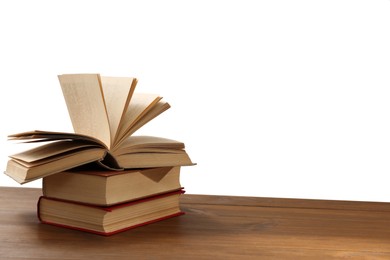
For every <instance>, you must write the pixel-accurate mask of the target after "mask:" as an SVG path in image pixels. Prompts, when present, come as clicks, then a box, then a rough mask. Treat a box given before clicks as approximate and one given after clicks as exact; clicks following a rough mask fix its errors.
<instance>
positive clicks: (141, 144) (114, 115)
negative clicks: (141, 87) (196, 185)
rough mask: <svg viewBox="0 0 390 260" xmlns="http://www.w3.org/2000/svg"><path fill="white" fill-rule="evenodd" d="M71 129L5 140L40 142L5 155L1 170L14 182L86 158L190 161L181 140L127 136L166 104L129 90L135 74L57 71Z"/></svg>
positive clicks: (137, 164)
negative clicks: (114, 74) (3, 165)
mask: <svg viewBox="0 0 390 260" xmlns="http://www.w3.org/2000/svg"><path fill="white" fill-rule="evenodd" d="M58 78H59V81H60V84H61V88H62V92H63V95H64V98H65V101H66V105H67V108H68V112H69V115H70V118H71V121H72V125H73V128H74V131H75V133H63V132H51V131H38V130H35V131H30V132H23V133H18V134H13V135H9V136H8V138H9V140H20V141H24V142H44V144H43V145H41V146H38V147H35V148H33V149H30V150H27V151H24V152H21V153H18V154H14V155H11V156H10V160H9V161H8V164H7V169H6V172H5V173H6V174H7V175H9V176H10V177H11V178H13V179H14V180H16V181H17V182H19V183H25V182H28V181H32V180H35V179H39V178H42V177H45V176H48V175H51V174H54V173H57V172H61V171H65V170H67V169H71V168H74V167H76V166H80V165H84V164H87V163H90V162H97V163H99V164H100V165H102V166H104V167H106V168H108V169H118V170H121V169H132V168H149V167H166V166H183V165H193V163H192V162H191V160H190V158H189V156H188V154H187V153H186V151H185V150H184V143H182V142H178V141H175V140H171V139H166V138H160V137H154V136H132V134H133V133H134V132H135V131H137V130H138V129H139V128H140V127H142V126H143V125H144V124H146V123H147V122H149V121H150V120H152V119H153V118H155V117H156V116H158V115H159V114H161V113H162V112H164V111H165V110H167V109H168V108H169V107H170V106H169V104H168V103H167V102H165V101H163V100H162V98H161V97H160V96H158V95H154V94H139V93H135V92H134V89H135V86H136V84H137V80H136V79H135V78H127V77H103V76H100V75H99V74H65V75H59V76H58Z"/></svg>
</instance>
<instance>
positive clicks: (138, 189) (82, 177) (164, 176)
mask: <svg viewBox="0 0 390 260" xmlns="http://www.w3.org/2000/svg"><path fill="white" fill-rule="evenodd" d="M180 189H182V187H181V185H180V166H175V167H162V168H149V169H134V170H124V171H108V170H99V169H94V170H92V169H89V168H88V169H72V170H69V171H65V172H60V173H57V174H53V175H51V176H48V177H45V178H43V183H42V191H43V196H45V197H49V198H54V199H62V200H69V201H75V202H79V203H85V204H91V205H98V206H110V205H114V204H119V203H124V202H128V201H133V200H137V199H141V198H145V197H150V196H153V195H158V194H163V193H167V192H171V191H177V190H180Z"/></svg>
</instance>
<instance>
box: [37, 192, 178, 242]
mask: <svg viewBox="0 0 390 260" xmlns="http://www.w3.org/2000/svg"><path fill="white" fill-rule="evenodd" d="M183 192H184V191H182V190H180V191H175V192H170V193H165V194H160V195H157V196H153V197H148V198H144V199H141V200H136V201H133V202H129V203H123V204H117V205H114V206H111V207H99V206H92V205H86V204H82V203H76V202H70V201H66V200H58V199H52V198H47V197H44V196H42V197H40V199H39V201H38V218H39V220H40V221H41V222H42V223H45V224H51V225H55V226H59V227H64V228H70V229H76V230H80V231H86V232H90V233H94V234H99V235H104V236H109V235H113V234H116V233H119V232H122V231H125V230H129V229H132V228H135V227H139V226H143V225H147V224H150V223H154V222H157V221H161V220H164V219H167V218H171V217H175V216H180V215H182V214H184V212H182V211H181V210H180V206H179V196H180V195H181V194H182V193H183Z"/></svg>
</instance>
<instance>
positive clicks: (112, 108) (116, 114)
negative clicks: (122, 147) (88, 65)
mask: <svg viewBox="0 0 390 260" xmlns="http://www.w3.org/2000/svg"><path fill="white" fill-rule="evenodd" d="M100 78H101V82H102V88H103V96H104V101H105V104H106V110H107V116H108V122H109V124H110V132H111V137H110V139H111V144H110V146H111V147H112V146H113V144H114V143H115V140H116V139H117V138H120V136H118V133H119V132H118V131H117V130H118V128H119V126H120V125H121V124H123V123H124V121H125V118H124V115H125V112H126V111H127V107H128V106H129V102H130V100H131V97H132V95H133V93H134V89H135V87H136V85H137V79H135V78H128V77H103V76H101V77H100Z"/></svg>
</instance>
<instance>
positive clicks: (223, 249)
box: [0, 187, 390, 260]
mask: <svg viewBox="0 0 390 260" xmlns="http://www.w3.org/2000/svg"><path fill="white" fill-rule="evenodd" d="M40 195H41V190H40V189H33V188H12V187H1V188H0V258H1V259H93V260H95V259H110V260H113V259H130V258H131V259H340V258H348V259H390V205H389V204H388V203H374V202H350V201H326V200H304V199H283V198H256V197H233V196H211V195H183V196H182V198H181V208H182V210H183V211H185V212H186V214H185V215H183V216H180V217H175V218H172V219H167V220H164V221H161V222H157V223H153V224H150V225H147V226H143V227H139V228H135V229H132V230H128V231H126V232H123V233H119V234H116V235H114V236H110V237H104V236H99V235H94V234H89V233H84V232H81V231H75V230H70V229H65V228H59V227H55V226H50V225H45V224H41V223H40V222H39V221H38V219H37V216H36V203H37V200H38V197H39V196H40Z"/></svg>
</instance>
